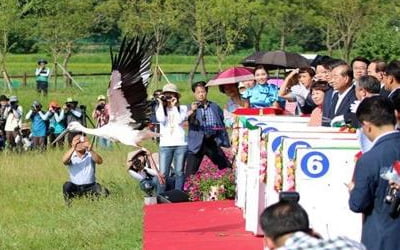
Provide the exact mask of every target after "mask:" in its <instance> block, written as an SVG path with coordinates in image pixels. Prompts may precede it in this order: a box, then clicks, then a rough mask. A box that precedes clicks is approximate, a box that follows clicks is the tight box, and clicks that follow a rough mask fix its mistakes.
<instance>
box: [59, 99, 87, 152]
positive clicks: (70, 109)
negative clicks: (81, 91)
mask: <svg viewBox="0 0 400 250" xmlns="http://www.w3.org/2000/svg"><path fill="white" fill-rule="evenodd" d="M81 107H84V108H85V106H83V105H81ZM63 109H64V115H65V121H66V126H67V127H68V124H70V123H71V122H79V123H80V124H82V125H83V126H85V123H86V122H85V120H86V117H85V113H84V110H82V109H81V108H80V107H78V101H76V100H74V99H72V98H71V97H68V98H67V101H66V102H65V105H64V106H63ZM77 134H79V132H70V133H68V136H67V139H68V144H69V145H70V146H72V139H73V138H74V136H76V135H77Z"/></svg>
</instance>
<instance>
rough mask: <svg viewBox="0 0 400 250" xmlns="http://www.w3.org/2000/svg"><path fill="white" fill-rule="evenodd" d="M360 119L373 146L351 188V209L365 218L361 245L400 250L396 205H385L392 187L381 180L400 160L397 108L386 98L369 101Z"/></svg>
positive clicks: (360, 110)
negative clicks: (394, 210) (384, 172)
mask: <svg viewBox="0 0 400 250" xmlns="http://www.w3.org/2000/svg"><path fill="white" fill-rule="evenodd" d="M356 115H357V118H358V119H359V120H360V122H361V124H362V130H363V132H364V133H365V135H366V136H367V137H368V138H369V139H370V140H371V141H372V142H373V146H372V148H371V149H370V150H369V151H368V152H366V153H364V154H363V155H362V156H361V157H360V159H358V160H357V163H356V166H355V170H354V175H353V176H354V177H353V178H354V180H353V181H354V183H351V184H350V185H349V190H350V199H349V206H350V209H351V210H352V211H353V212H356V213H362V214H363V227H362V236H361V242H362V243H363V244H364V245H365V246H366V247H367V249H368V250H382V249H385V250H392V249H393V250H397V249H400V241H399V239H398V234H399V229H400V220H399V218H392V217H391V216H390V212H391V211H392V205H391V204H389V203H387V202H385V197H386V195H387V191H388V187H389V183H388V181H387V180H384V179H382V178H381V177H380V174H381V173H382V171H383V169H384V168H387V167H390V166H392V164H393V163H394V162H395V161H398V160H399V159H400V132H398V131H396V130H395V124H396V118H395V113H394V107H393V104H392V103H391V101H390V100H388V99H387V98H385V97H382V96H373V97H368V98H365V99H364V100H363V101H362V102H361V103H360V105H359V106H358V108H357V113H356Z"/></svg>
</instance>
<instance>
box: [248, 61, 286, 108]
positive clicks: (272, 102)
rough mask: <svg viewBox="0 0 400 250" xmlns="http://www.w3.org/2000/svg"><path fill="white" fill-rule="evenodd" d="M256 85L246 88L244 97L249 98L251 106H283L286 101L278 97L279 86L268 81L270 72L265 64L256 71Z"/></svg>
mask: <svg viewBox="0 0 400 250" xmlns="http://www.w3.org/2000/svg"><path fill="white" fill-rule="evenodd" d="M254 78H255V81H256V85H254V86H253V87H249V88H248V89H246V91H245V92H244V94H243V95H242V97H243V98H244V99H248V100H249V103H250V107H252V108H264V107H275V108H280V107H281V108H283V107H284V101H283V100H282V99H280V98H279V97H278V87H277V86H276V85H275V84H269V83H267V80H268V73H267V71H266V70H265V68H264V67H263V66H257V67H256V68H255V71H254Z"/></svg>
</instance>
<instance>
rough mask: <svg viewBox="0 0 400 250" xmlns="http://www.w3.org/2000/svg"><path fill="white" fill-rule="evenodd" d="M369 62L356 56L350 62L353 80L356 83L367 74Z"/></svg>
mask: <svg viewBox="0 0 400 250" xmlns="http://www.w3.org/2000/svg"><path fill="white" fill-rule="evenodd" d="M369 63H370V62H369V60H368V59H367V58H364V57H361V56H358V57H356V58H354V59H353V60H352V61H351V64H350V65H351V68H352V70H353V80H354V81H358V79H360V77H361V76H365V75H367V74H368V65H369Z"/></svg>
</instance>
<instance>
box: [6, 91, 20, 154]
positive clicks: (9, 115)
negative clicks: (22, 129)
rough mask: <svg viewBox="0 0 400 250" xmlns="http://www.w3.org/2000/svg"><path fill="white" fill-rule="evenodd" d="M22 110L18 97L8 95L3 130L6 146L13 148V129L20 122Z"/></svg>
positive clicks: (14, 133) (15, 134) (14, 136)
mask: <svg viewBox="0 0 400 250" xmlns="http://www.w3.org/2000/svg"><path fill="white" fill-rule="evenodd" d="M22 111H23V110H22V106H20V105H18V98H17V97H16V96H10V98H9V105H8V106H7V107H6V109H5V111H4V113H5V116H6V125H5V127H4V130H5V132H6V139H7V143H8V147H10V148H14V147H15V146H16V144H15V138H16V136H17V133H16V132H15V130H16V129H17V128H18V127H19V126H20V124H21V119H22V118H21V117H22Z"/></svg>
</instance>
